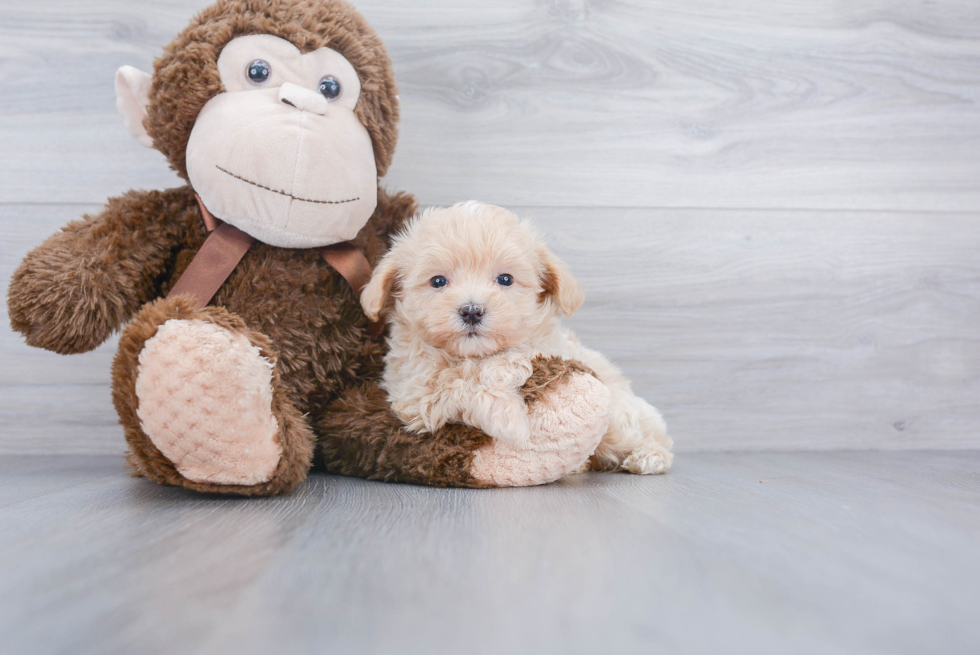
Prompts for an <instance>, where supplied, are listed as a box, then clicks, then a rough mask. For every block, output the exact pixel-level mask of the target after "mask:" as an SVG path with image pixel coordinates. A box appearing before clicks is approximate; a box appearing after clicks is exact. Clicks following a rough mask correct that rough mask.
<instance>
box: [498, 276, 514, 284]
mask: <svg viewBox="0 0 980 655" xmlns="http://www.w3.org/2000/svg"><path fill="white" fill-rule="evenodd" d="M497 284H499V285H500V286H502V287H509V286H510V285H512V284H514V276H513V275H511V274H509V273H504V274H503V275H498V276H497Z"/></svg>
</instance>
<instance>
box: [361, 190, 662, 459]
mask: <svg viewBox="0 0 980 655" xmlns="http://www.w3.org/2000/svg"><path fill="white" fill-rule="evenodd" d="M389 296H390V297H391V301H390V302H389ZM582 300H583V294H582V291H581V288H580V287H579V285H578V283H577V282H576V281H575V279H574V278H573V277H572V274H571V272H570V271H569V270H568V268H567V267H566V266H565V265H564V264H563V263H562V262H561V261H560V260H559V259H558V258H557V257H555V255H554V254H552V253H551V252H550V251H549V250H548V248H547V246H546V245H545V244H544V242H543V240H542V239H541V238H540V237H539V236H538V235H537V234H536V232H535V231H534V230H533V228H532V227H531V226H530V225H529V224H527V223H526V222H523V221H519V220H518V218H517V217H516V216H515V215H514V214H512V213H511V212H508V211H507V210H504V209H501V208H500V207H494V206H492V205H484V204H482V203H477V202H468V203H460V204H458V205H455V206H453V207H449V208H445V209H430V210H427V211H425V212H424V213H423V214H422V215H421V216H419V217H418V218H416V219H415V220H413V221H412V222H411V224H409V225H408V226H406V228H405V229H404V230H403V231H402V232H401V233H399V234H398V235H397V236H396V237H395V239H394V245H393V246H392V249H391V250H390V251H389V252H388V254H387V255H386V256H385V258H384V259H383V260H382V261H381V264H380V265H379V266H378V268H377V270H376V271H375V274H374V276H373V277H372V280H371V282H370V283H369V284H368V286H367V287H366V288H365V290H364V292H363V294H362V295H361V303H362V305H363V306H364V309H365V312H366V313H367V314H368V315H369V316H371V317H375V316H377V315H378V314H380V313H381V312H382V311H383V310H387V311H386V312H385V313H386V314H387V316H388V320H389V325H390V332H391V336H390V338H389V340H388V346H389V351H388V354H387V355H386V356H385V372H384V377H383V381H382V386H383V388H384V389H385V390H386V391H388V399H389V400H390V401H391V406H392V410H393V411H394V413H395V414H396V415H398V417H399V418H401V419H402V420H403V421H404V422H405V424H406V425H407V426H408V428H409V429H411V430H413V431H417V432H420V433H426V432H435V431H436V430H438V429H439V428H441V427H442V426H443V425H445V424H446V423H452V422H463V423H466V424H467V425H471V426H473V427H477V428H480V429H482V430H483V431H484V432H486V433H487V434H489V435H490V436H492V437H495V438H496V439H498V440H501V441H503V442H508V443H511V444H512V445H515V446H519V447H521V446H525V445H527V443H528V440H529V439H530V438H531V424H530V417H529V415H528V408H527V406H526V405H525V403H524V402H523V399H522V397H521V394H520V389H521V387H523V386H524V384H525V383H526V382H527V380H528V378H529V377H530V375H531V372H532V360H534V358H535V357H536V356H560V357H565V358H568V359H574V360H581V361H583V362H585V363H586V365H588V366H590V367H591V368H592V369H593V370H594V371H595V372H596V376H597V377H598V379H599V380H600V381H601V382H603V383H604V384H605V385H606V386H607V387H608V388H609V391H610V392H611V394H612V415H611V418H612V420H611V423H610V425H609V429H608V432H606V434H605V436H604V438H603V440H602V442H601V443H600V444H599V446H598V448H597V449H596V452H595V455H594V457H593V462H594V463H595V465H596V467H597V468H603V469H612V470H616V469H620V470H626V471H629V472H632V473H663V472H664V471H666V470H667V469H668V468H669V467H670V463H671V459H672V455H671V453H670V447H671V445H672V441H671V439H670V437H668V436H667V431H666V425H665V424H664V421H663V419H662V418H661V416H660V414H659V412H657V410H656V409H654V408H653V407H652V406H650V405H649V404H648V403H646V402H645V401H643V400H641V399H640V398H637V397H636V396H635V395H634V394H633V393H632V391H631V390H630V383H629V381H628V380H626V378H624V377H623V375H622V373H620V371H619V370H618V369H617V368H616V367H615V366H614V365H613V364H612V363H611V362H610V361H609V360H608V359H606V358H605V357H603V356H602V355H601V354H600V353H598V352H596V351H594V350H590V349H588V348H585V347H583V346H582V345H581V344H580V343H579V342H578V340H577V339H576V338H575V336H574V335H573V334H572V333H571V332H570V331H569V330H566V329H563V328H562V326H561V323H560V321H559V316H560V315H561V314H562V313H564V314H565V315H571V314H572V313H573V312H574V311H575V310H576V309H578V307H579V305H580V304H581V303H582Z"/></svg>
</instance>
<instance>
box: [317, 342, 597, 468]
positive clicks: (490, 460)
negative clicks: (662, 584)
mask: <svg viewBox="0 0 980 655" xmlns="http://www.w3.org/2000/svg"><path fill="white" fill-rule="evenodd" d="M533 368H534V372H533V373H532V374H531V377H530V379H528V380H527V382H526V383H525V385H524V387H523V388H522V389H521V395H522V396H523V398H524V400H525V402H527V407H528V413H529V415H530V416H531V426H532V430H533V431H532V436H531V439H530V440H529V442H528V443H527V444H526V445H523V446H518V445H514V444H508V443H504V442H501V441H499V440H496V439H492V438H491V437H489V436H487V435H486V434H484V433H483V432H481V431H480V430H478V429H476V428H473V427H469V426H467V425H462V424H459V423H451V424H448V425H445V426H443V427H442V428H441V429H440V430H438V431H437V432H436V433H435V434H418V433H415V432H410V431H409V430H407V429H405V428H404V426H403V425H402V423H401V421H399V420H398V418H397V417H396V416H395V415H394V414H393V413H392V412H391V408H390V407H389V405H388V399H387V397H386V394H385V392H384V391H383V390H381V389H380V388H379V387H378V385H377V383H375V382H371V383H367V384H365V385H364V386H362V387H359V388H354V389H349V390H347V392H346V393H345V394H344V395H343V396H342V397H341V398H340V399H339V400H337V401H335V402H334V403H333V404H332V405H331V406H330V408H329V409H328V411H327V412H326V414H325V415H324V416H323V417H321V418H320V420H318V421H317V424H316V426H315V427H316V431H317V433H318V436H319V443H318V445H317V455H316V463H317V465H318V467H320V468H324V469H326V470H327V471H328V472H331V473H339V474H341V475H350V476H357V477H364V478H369V479H372V480H386V481H391V482H410V483H415V484H428V485H433V486H439V487H501V486H524V485H532V484H544V483H547V482H552V481H554V480H557V479H558V478H560V477H562V476H563V475H566V474H568V473H572V472H574V471H576V470H577V469H579V468H580V467H581V466H582V464H583V463H585V462H586V461H587V460H588V458H589V456H590V455H591V454H592V453H593V451H594V450H595V448H596V446H597V445H598V444H599V441H600V439H601V438H602V436H603V435H604V434H605V432H606V429H607V428H608V425H609V392H608V390H607V389H606V387H605V386H604V385H603V384H601V383H600V382H599V381H598V380H597V379H596V378H595V377H594V376H593V375H592V373H591V371H589V370H588V369H587V368H586V367H584V366H583V365H581V364H579V363H577V362H574V361H570V360H564V359H560V358H556V357H553V358H545V357H538V358H536V359H535V360H534V361H533Z"/></svg>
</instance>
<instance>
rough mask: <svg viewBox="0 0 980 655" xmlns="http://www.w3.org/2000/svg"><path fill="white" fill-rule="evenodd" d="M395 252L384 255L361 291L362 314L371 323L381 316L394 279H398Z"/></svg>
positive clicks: (393, 285) (393, 284)
mask: <svg viewBox="0 0 980 655" xmlns="http://www.w3.org/2000/svg"><path fill="white" fill-rule="evenodd" d="M394 254H395V251H394V250H392V251H390V252H389V253H388V254H387V255H385V256H384V257H383V258H382V259H381V262H380V263H379V264H378V267H377V268H376V269H374V273H373V274H372V275H371V281H370V282H368V283H367V285H366V286H365V287H364V290H363V291H361V307H363V308H364V313H365V314H367V317H368V318H369V319H371V320H372V321H377V320H378V317H380V316H381V310H382V309H384V306H385V303H386V302H388V295H389V294H391V290H392V289H393V288H394V287H395V279H396V278H397V277H398V265H397V264H396V263H395V257H394Z"/></svg>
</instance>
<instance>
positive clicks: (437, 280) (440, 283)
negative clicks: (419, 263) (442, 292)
mask: <svg viewBox="0 0 980 655" xmlns="http://www.w3.org/2000/svg"><path fill="white" fill-rule="evenodd" d="M429 284H431V285H432V286H434V287H435V288H436V289H441V288H443V287H444V286H446V285H447V284H449V280H447V279H446V278H444V277H443V276H441V275H437V276H435V277H434V278H432V279H431V280H429Z"/></svg>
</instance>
